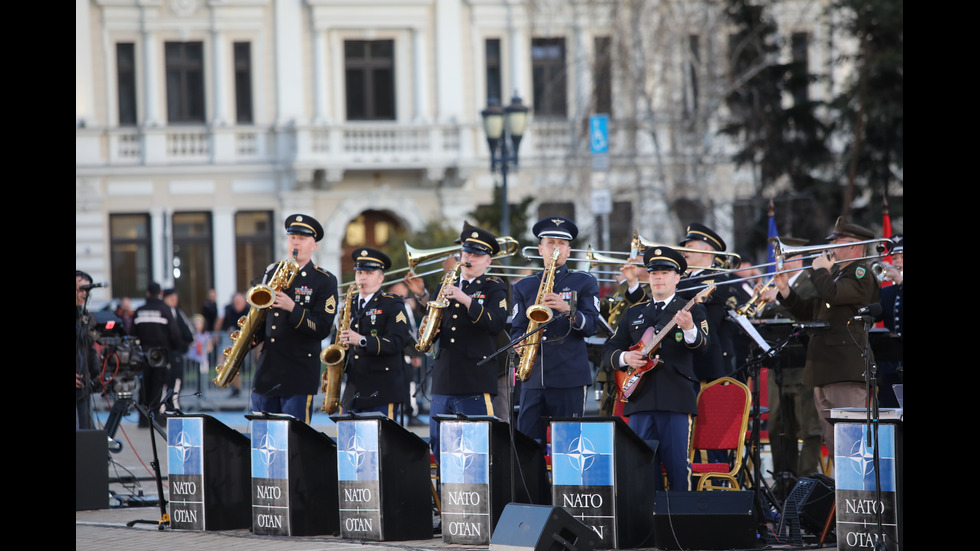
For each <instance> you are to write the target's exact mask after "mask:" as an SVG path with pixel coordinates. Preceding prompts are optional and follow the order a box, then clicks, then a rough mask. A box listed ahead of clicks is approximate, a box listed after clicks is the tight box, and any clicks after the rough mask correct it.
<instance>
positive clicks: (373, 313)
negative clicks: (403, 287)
mask: <svg viewBox="0 0 980 551" xmlns="http://www.w3.org/2000/svg"><path fill="white" fill-rule="evenodd" d="M355 308H357V306H355ZM359 310H360V311H358V310H357V309H356V310H355V311H354V314H353V315H352V316H351V322H350V329H351V331H354V332H355V333H359V334H360V335H363V336H364V341H363V342H364V345H363V346H361V345H355V346H351V347H350V349H349V350H348V351H347V367H346V370H345V373H346V374H347V385H346V386H345V388H344V396H343V398H342V399H341V404H342V405H343V408H344V410H345V411H350V412H354V413H359V412H364V411H382V410H385V411H382V412H383V413H386V414H389V415H393V414H394V411H393V404H397V403H401V402H402V401H403V400H404V399H405V387H406V386H407V385H408V382H407V381H405V373H404V372H405V367H404V361H405V359H404V357H403V352H404V350H405V346H406V345H407V344H408V341H409V339H411V336H410V335H409V325H408V316H407V315H406V314H405V301H404V300H402V297H400V296H398V295H396V294H392V293H385V292H382V291H378V292H376V293H374V295H372V296H371V298H370V299H368V301H367V303H366V304H365V305H364V308H363V309H359Z"/></svg>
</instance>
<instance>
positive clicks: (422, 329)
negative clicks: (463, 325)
mask: <svg viewBox="0 0 980 551" xmlns="http://www.w3.org/2000/svg"><path fill="white" fill-rule="evenodd" d="M469 265H470V264H469V262H457V263H456V266H455V267H453V269H452V270H450V271H448V272H446V275H445V276H444V277H443V278H442V284H441V285H439V298H437V299H434V300H430V301H429V303H428V304H427V305H426V312H425V316H424V317H423V318H422V323H420V324H419V342H418V343H416V344H415V350H418V351H419V352H422V353H426V352H428V351H429V349H431V348H432V344H433V343H434V342H435V340H436V334H438V333H439V326H441V325H442V311H443V310H445V309H446V308H447V307H448V306H449V297H447V296H445V295H443V294H442V291H443V290H444V289H445V288H447V287H449V286H450V285H453V284H455V283H456V278H458V277H459V273H460V271H461V270H462V269H463V266H466V267H469Z"/></svg>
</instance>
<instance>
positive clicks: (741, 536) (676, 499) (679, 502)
mask: <svg viewBox="0 0 980 551" xmlns="http://www.w3.org/2000/svg"><path fill="white" fill-rule="evenodd" d="M754 498H755V494H754V493H753V492H750V491H741V490H714V491H701V492H657V500H656V503H655V504H654V514H653V527H654V537H655V539H656V546H657V548H658V549H755V548H757V547H761V545H762V540H761V539H760V537H759V521H758V519H757V515H756V514H755V507H754Z"/></svg>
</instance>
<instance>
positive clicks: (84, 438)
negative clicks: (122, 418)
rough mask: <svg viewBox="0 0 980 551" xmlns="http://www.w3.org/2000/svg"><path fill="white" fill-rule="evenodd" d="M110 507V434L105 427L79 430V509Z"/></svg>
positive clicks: (76, 435)
mask: <svg viewBox="0 0 980 551" xmlns="http://www.w3.org/2000/svg"><path fill="white" fill-rule="evenodd" d="M108 508H109V437H108V436H107V434H106V431H104V430H76V431H75V510H76V511H91V510H94V509H108Z"/></svg>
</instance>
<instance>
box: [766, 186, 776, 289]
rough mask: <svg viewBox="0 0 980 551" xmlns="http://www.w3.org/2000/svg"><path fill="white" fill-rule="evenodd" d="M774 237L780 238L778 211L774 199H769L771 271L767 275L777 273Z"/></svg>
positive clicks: (768, 240) (767, 271)
mask: <svg viewBox="0 0 980 551" xmlns="http://www.w3.org/2000/svg"><path fill="white" fill-rule="evenodd" d="M773 237H779V231H778V230H777V229H776V211H775V208H774V207H773V204H772V199H771V198H770V199H769V238H768V239H767V242H768V243H769V269H768V270H766V273H770V274H771V273H773V272H775V271H776V250H775V248H774V247H773V246H772V241H771V239H772V238H773Z"/></svg>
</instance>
